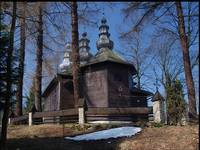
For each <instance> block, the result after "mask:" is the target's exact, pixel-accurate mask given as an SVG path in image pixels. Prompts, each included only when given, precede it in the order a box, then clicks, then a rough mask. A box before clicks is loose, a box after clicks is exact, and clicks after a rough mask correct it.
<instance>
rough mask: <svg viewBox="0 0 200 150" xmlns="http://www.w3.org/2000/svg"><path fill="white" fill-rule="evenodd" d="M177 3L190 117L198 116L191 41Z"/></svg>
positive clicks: (179, 3)
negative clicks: (190, 51) (190, 50)
mask: <svg viewBox="0 0 200 150" xmlns="http://www.w3.org/2000/svg"><path fill="white" fill-rule="evenodd" d="M175 4H176V10H177V16H178V31H179V37H180V42H181V46H182V52H183V64H184V70H185V78H186V85H187V90H188V99H189V117H190V118H196V115H197V109H196V99H195V87H194V81H193V77H192V69H191V63H190V54H189V41H188V39H187V35H186V32H185V21H184V16H183V10H182V5H181V2H176V3H175Z"/></svg>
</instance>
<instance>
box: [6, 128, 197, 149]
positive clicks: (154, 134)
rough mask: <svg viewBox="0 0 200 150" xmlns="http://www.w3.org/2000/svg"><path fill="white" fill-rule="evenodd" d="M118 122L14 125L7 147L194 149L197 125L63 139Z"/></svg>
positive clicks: (10, 131) (10, 129) (10, 130)
mask: <svg viewBox="0 0 200 150" xmlns="http://www.w3.org/2000/svg"><path fill="white" fill-rule="evenodd" d="M111 127H117V125H114V126H113V125H86V126H84V127H80V126H78V125H74V124H66V125H65V126H63V125H58V124H54V125H53V124H52V125H34V126H31V127H29V126H27V125H26V126H25V125H16V126H9V128H8V143H7V146H8V150H17V149H18V150H40V149H41V150H197V148H198V144H199V138H198V134H199V126H197V125H193V126H163V127H160V128H157V127H145V128H144V129H143V130H142V132H141V133H140V134H138V135H136V136H133V137H129V138H118V139H108V140H98V141H80V142H75V141H71V140H64V138H63V137H65V136H74V135H79V134H83V133H89V132H93V131H97V130H102V129H107V128H111Z"/></svg>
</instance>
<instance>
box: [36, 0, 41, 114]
mask: <svg viewBox="0 0 200 150" xmlns="http://www.w3.org/2000/svg"><path fill="white" fill-rule="evenodd" d="M38 9H39V10H38V19H39V20H38V26H37V30H38V36H37V51H36V63H37V64H36V78H35V107H36V110H37V111H41V110H42V107H41V100H42V98H41V97H42V56H43V5H42V3H40V4H39V8H38Z"/></svg>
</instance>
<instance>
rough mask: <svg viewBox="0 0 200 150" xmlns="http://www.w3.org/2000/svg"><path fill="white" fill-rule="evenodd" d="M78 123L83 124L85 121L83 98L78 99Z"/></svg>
mask: <svg viewBox="0 0 200 150" xmlns="http://www.w3.org/2000/svg"><path fill="white" fill-rule="evenodd" d="M78 123H79V124H81V125H82V124H84V123H85V99H84V98H81V99H79V101H78Z"/></svg>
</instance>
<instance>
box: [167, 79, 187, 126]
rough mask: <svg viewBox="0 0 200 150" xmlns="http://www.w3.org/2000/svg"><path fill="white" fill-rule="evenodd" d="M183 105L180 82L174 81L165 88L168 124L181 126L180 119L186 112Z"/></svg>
mask: <svg viewBox="0 0 200 150" xmlns="http://www.w3.org/2000/svg"><path fill="white" fill-rule="evenodd" d="M185 104H186V103H185V100H184V95H183V89H182V85H181V82H180V81H179V80H175V81H174V82H172V83H171V84H170V85H168V86H167V110H168V117H169V123H170V124H172V125H177V124H178V123H180V124H181V119H182V117H183V115H184V112H185V110H186V108H185V107H186V105H185Z"/></svg>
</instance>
